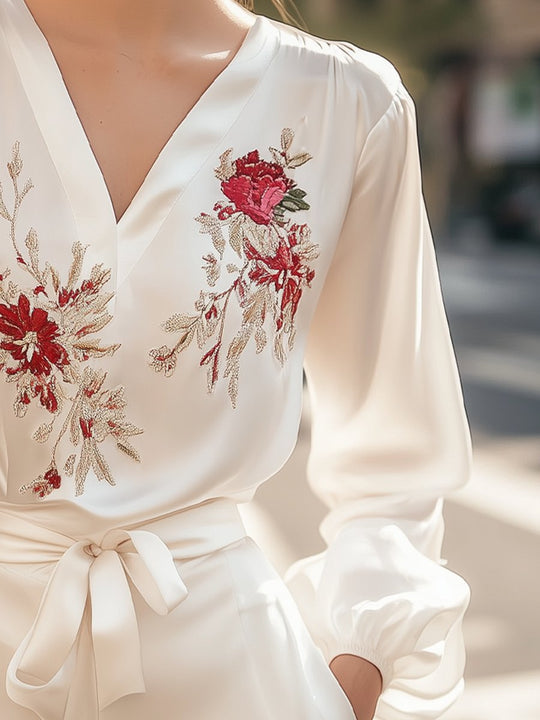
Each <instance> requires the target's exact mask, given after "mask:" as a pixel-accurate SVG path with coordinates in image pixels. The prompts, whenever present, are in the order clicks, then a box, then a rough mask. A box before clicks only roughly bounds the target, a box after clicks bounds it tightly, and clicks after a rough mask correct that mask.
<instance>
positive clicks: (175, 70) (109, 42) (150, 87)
mask: <svg viewBox="0 0 540 720" xmlns="http://www.w3.org/2000/svg"><path fill="white" fill-rule="evenodd" d="M26 4H27V6H28V8H29V10H30V12H31V13H32V15H33V16H34V19H35V20H36V22H37V24H38V25H39V27H40V28H41V30H42V32H43V34H44V35H45V37H46V38H47V40H48V42H49V45H50V46H51V50H52V52H53V54H54V56H55V58H56V62H57V64H58V66H59V68H60V70H61V73H62V76H63V78H64V82H65V85H66V88H67V89H68V92H69V94H70V96H71V99H72V101H73V104H74V106H75V108H76V110H77V114H78V116H79V118H80V121H81V124H82V126H83V128H84V130H85V133H86V135H87V137H88V140H89V142H90V145H91V147H92V150H93V152H94V155H95V157H96V160H97V163H98V165H99V167H100V168H101V172H102V174H103V178H104V180H105V183H106V185H107V187H108V189H109V194H110V197H111V202H112V205H113V207H114V211H115V215H116V218H117V220H118V219H119V218H120V217H121V216H122V215H123V213H124V212H125V210H126V209H127V207H128V206H129V205H130V203H131V201H132V199H133V197H134V195H135V194H136V192H137V190H138V189H139V187H140V185H141V184H142V182H143V180H144V178H145V177H146V175H147V173H148V171H149V170H150V168H151V166H152V165H153V163H154V161H155V159H156V157H157V155H158V154H159V152H160V150H161V149H162V148H163V146H164V145H165V143H166V142H167V140H168V139H169V138H170V136H171V134H172V133H173V131H174V130H175V128H176V127H177V126H178V125H179V123H180V122H181V121H182V120H183V118H184V117H185V116H186V115H187V113H188V112H189V110H190V109H191V108H192V107H193V105H194V104H195V103H196V102H197V100H198V99H199V97H200V96H201V95H202V93H203V92H204V90H206V88H207V87H208V86H209V85H210V84H211V82H212V81H213V80H214V78H215V77H216V76H217V75H218V74H219V73H220V72H221V71H222V70H223V69H224V68H225V67H226V66H227V65H228V63H229V62H230V60H231V59H232V57H233V56H234V55H235V53H236V51H237V50H238V48H239V47H240V45H241V43H242V41H243V40H244V37H245V35H246V33H247V32H248V30H249V28H250V26H251V25H252V23H253V21H254V19H255V18H254V15H253V14H252V13H251V12H249V11H247V10H246V9H244V8H242V7H240V6H239V5H238V4H237V3H236V2H234V0H182V2H179V1H178V0H152V2H151V3H149V2H148V0H77V2H73V0H26ZM330 668H331V670H332V672H333V673H334V675H335V677H336V678H337V680H338V682H339V683H340V685H341V687H342V688H343V690H344V692H345V693H346V695H347V697H348V698H349V700H350V703H351V705H352V707H353V710H354V712H355V715H356V718H357V720H371V719H372V717H373V714H374V711H375V706H376V703H377V699H378V697H379V695H380V692H381V676H380V673H379V671H378V669H377V668H376V667H375V666H374V665H372V664H371V663H370V662H368V661H367V660H364V659H363V658H360V657H357V656H355V655H350V654H342V655H338V656H337V657H335V658H334V659H333V660H332V662H331V663H330Z"/></svg>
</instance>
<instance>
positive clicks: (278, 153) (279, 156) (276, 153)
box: [268, 147, 283, 165]
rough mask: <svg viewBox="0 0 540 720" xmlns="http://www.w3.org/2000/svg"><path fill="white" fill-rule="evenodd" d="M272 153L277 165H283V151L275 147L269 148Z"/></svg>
mask: <svg viewBox="0 0 540 720" xmlns="http://www.w3.org/2000/svg"><path fill="white" fill-rule="evenodd" d="M268 149H269V150H270V152H271V154H272V159H273V161H274V162H275V163H276V164H277V165H283V153H282V152H281V150H278V149H277V148H275V147H270V148H268Z"/></svg>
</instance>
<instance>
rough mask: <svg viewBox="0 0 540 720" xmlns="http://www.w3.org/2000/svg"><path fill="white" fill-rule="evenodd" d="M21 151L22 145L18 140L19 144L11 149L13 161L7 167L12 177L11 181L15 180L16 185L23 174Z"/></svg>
mask: <svg viewBox="0 0 540 720" xmlns="http://www.w3.org/2000/svg"><path fill="white" fill-rule="evenodd" d="M20 149H21V144H20V142H19V141H18V140H17V142H16V143H15V144H14V145H13V147H12V149H11V161H10V162H8V165H7V168H8V172H9V176H10V177H11V179H12V180H13V182H14V183H15V181H16V179H17V178H18V177H19V175H20V174H21V170H22V167H23V164H22V160H21V156H20Z"/></svg>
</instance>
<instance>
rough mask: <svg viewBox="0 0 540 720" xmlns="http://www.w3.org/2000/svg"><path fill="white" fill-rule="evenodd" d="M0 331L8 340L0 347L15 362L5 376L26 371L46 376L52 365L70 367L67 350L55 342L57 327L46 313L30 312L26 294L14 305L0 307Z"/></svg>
mask: <svg viewBox="0 0 540 720" xmlns="http://www.w3.org/2000/svg"><path fill="white" fill-rule="evenodd" d="M0 332H1V333H3V334H4V335H5V336H7V337H8V338H9V340H2V342H0V348H2V349H3V350H7V351H8V352H9V353H10V355H11V357H12V358H13V359H14V360H16V361H17V362H18V365H17V367H15V368H7V369H6V372H7V373H8V375H15V374H17V373H24V372H27V371H28V372H31V373H32V375H38V376H39V375H49V374H50V372H51V367H52V366H53V365H54V366H55V367H57V368H59V369H61V368H62V367H63V366H64V365H68V364H69V359H68V355H67V353H66V351H65V350H64V348H63V347H62V346H61V345H59V344H58V342H55V340H56V339H57V338H58V336H59V335H60V331H59V329H58V325H57V324H56V323H55V322H54V321H53V320H51V319H50V317H49V315H48V314H47V313H46V312H45V310H42V309H41V308H34V309H33V310H31V309H30V302H29V300H28V298H27V297H26V295H23V294H21V295H19V300H18V303H17V305H11V304H10V305H2V304H0Z"/></svg>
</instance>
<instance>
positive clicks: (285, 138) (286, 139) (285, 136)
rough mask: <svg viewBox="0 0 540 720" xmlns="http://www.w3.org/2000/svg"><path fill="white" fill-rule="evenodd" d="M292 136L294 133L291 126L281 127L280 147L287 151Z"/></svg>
mask: <svg viewBox="0 0 540 720" xmlns="http://www.w3.org/2000/svg"><path fill="white" fill-rule="evenodd" d="M293 138H294V133H293V131H292V130H291V128H283V130H282V131H281V149H282V150H283V151H284V152H287V151H288V150H289V148H290V147H291V144H292V141H293Z"/></svg>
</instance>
